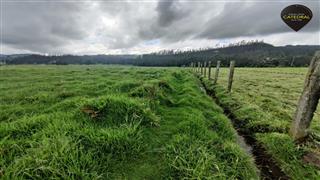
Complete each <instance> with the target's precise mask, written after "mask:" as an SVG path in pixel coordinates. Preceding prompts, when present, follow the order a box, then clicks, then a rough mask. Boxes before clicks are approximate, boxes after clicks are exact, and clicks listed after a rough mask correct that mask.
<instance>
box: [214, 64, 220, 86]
mask: <svg viewBox="0 0 320 180" xmlns="http://www.w3.org/2000/svg"><path fill="white" fill-rule="evenodd" d="M220 63H221V62H220V61H218V62H217V67H216V73H215V75H214V84H217V82H218V77H219V70H220Z"/></svg>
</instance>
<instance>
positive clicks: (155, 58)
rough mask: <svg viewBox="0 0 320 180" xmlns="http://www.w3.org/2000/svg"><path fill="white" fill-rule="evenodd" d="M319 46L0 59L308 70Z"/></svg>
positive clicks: (8, 59) (252, 46) (5, 57)
mask: <svg viewBox="0 0 320 180" xmlns="http://www.w3.org/2000/svg"><path fill="white" fill-rule="evenodd" d="M316 50H320V46H319V45H297V46H273V45H271V44H266V43H263V42H253V43H245V44H244V43H242V44H232V45H230V46H228V47H223V48H212V49H202V50H190V51H183V52H182V51H174V50H167V51H160V52H157V53H150V54H143V55H84V56H75V55H63V56H43V55H38V54H18V55H1V56H0V63H1V62H2V64H3V63H4V62H5V63H6V64H61V65H63V64H131V65H138V66H183V65H188V64H190V63H191V62H203V61H212V63H213V64H215V63H216V61H218V60H219V61H221V63H222V66H227V65H228V64H229V62H230V61H231V60H235V61H236V65H237V66H238V67H276V66H281V67H283V66H292V67H300V66H308V64H309V63H310V60H311V58H312V56H313V54H314V53H315V51H316Z"/></svg>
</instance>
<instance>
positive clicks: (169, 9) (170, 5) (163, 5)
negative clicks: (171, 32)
mask: <svg viewBox="0 0 320 180" xmlns="http://www.w3.org/2000/svg"><path fill="white" fill-rule="evenodd" d="M156 11H157V12H158V24H159V26H160V27H167V26H169V25H171V24H172V23H173V22H174V21H176V20H179V19H181V18H183V17H185V15H186V14H187V13H186V11H185V10H184V9H182V8H181V7H180V6H179V4H178V3H177V1H174V0H169V1H159V2H158V5H157V8H156Z"/></svg>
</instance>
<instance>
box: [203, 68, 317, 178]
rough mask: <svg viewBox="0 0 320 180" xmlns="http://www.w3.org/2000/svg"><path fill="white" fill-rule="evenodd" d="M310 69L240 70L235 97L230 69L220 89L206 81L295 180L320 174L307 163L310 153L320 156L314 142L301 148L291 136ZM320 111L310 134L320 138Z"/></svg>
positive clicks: (237, 70) (221, 100) (222, 73)
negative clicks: (229, 74)
mask: <svg viewBox="0 0 320 180" xmlns="http://www.w3.org/2000/svg"><path fill="white" fill-rule="evenodd" d="M306 72H307V68H236V69H235V73H234V81H233V86H232V93H231V94H229V93H227V92H226V87H227V83H228V82H227V81H228V73H229V71H228V69H227V68H222V69H221V73H220V77H219V80H218V85H216V86H213V84H212V82H210V81H208V80H206V84H207V85H208V87H211V88H212V89H214V90H215V92H216V96H217V98H218V99H219V101H220V103H221V104H222V105H223V106H225V107H227V108H228V109H230V110H231V111H232V113H233V114H234V115H235V116H236V117H237V119H239V120H243V121H244V122H239V123H242V124H245V127H244V129H246V130H247V131H248V132H249V133H252V134H253V135H254V136H255V137H256V139H257V140H258V141H259V142H260V143H261V144H262V145H263V146H264V147H265V148H266V150H267V151H268V153H269V154H271V155H272V156H273V157H274V159H275V160H276V161H277V163H278V164H279V166H280V167H281V169H282V170H283V171H284V172H285V173H286V174H287V175H289V176H290V177H291V178H292V179H304V178H308V179H318V178H319V177H320V170H319V169H317V168H316V167H315V166H312V165H310V164H306V163H304V162H303V155H304V154H306V153H307V152H316V153H317V152H318V153H319V152H320V150H319V149H318V148H317V146H316V145H315V144H317V143H319V142H317V140H314V142H312V143H307V144H305V145H304V146H297V145H296V144H295V143H294V141H293V139H292V138H291V137H290V136H289V135H288V130H289V128H290V125H291V122H292V117H293V114H294V112H295V108H296V104H297V102H298V99H299V97H300V95H301V92H302V88H303V83H304V78H305V75H306ZM319 115H320V109H319V107H318V110H317V111H316V113H315V116H314V118H313V121H312V124H311V128H310V131H311V133H313V134H317V135H319V134H320V116H319Z"/></svg>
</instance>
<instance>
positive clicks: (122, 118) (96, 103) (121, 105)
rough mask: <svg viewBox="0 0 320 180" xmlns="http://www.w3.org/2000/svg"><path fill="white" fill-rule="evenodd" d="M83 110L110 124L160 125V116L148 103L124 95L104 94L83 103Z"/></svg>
mask: <svg viewBox="0 0 320 180" xmlns="http://www.w3.org/2000/svg"><path fill="white" fill-rule="evenodd" d="M81 109H82V111H83V112H85V113H87V114H90V115H91V117H92V118H93V119H95V120H97V121H99V122H103V123H106V124H108V125H121V124H131V123H141V124H142V125H159V118H158V117H157V116H156V115H155V114H154V113H153V112H152V111H151V109H150V108H149V107H148V105H147V104H146V103H144V102H139V100H136V99H131V98H128V97H124V96H103V97H100V98H99V99H90V100H87V101H86V102H83V103H82V108H81Z"/></svg>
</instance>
